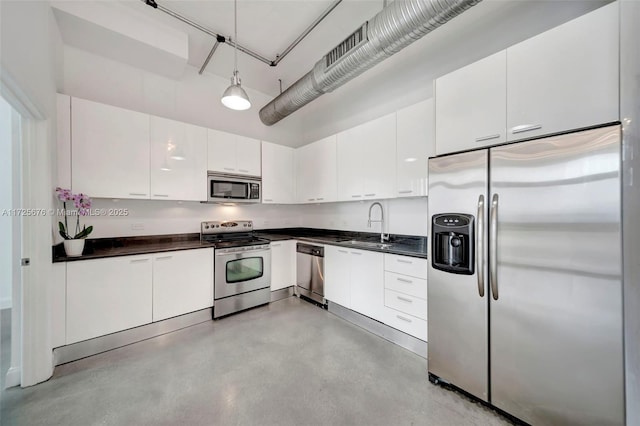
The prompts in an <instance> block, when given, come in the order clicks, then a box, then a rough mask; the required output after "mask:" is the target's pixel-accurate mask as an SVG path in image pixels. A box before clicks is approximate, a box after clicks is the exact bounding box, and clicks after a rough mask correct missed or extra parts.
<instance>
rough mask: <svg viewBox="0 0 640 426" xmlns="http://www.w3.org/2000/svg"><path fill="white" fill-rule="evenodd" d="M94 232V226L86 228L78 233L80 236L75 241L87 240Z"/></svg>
mask: <svg viewBox="0 0 640 426" xmlns="http://www.w3.org/2000/svg"><path fill="white" fill-rule="evenodd" d="M92 231H93V226H90V227H88V228H87V227H86V226H85V227H84V228H82V231H80V232H78V234H77V235H76V236H75V237H74V239H80V238H87V237H88V236H89V234H90V233H91V232H92Z"/></svg>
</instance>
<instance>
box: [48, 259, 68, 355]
mask: <svg viewBox="0 0 640 426" xmlns="http://www.w3.org/2000/svg"><path fill="white" fill-rule="evenodd" d="M52 273H53V279H52V289H51V347H52V348H57V347H58V346H64V345H65V343H66V340H67V338H66V334H67V330H66V321H67V308H66V306H67V300H66V292H67V289H66V288H67V264H66V263H54V264H53V271H52Z"/></svg>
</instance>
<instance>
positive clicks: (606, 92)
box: [507, 2, 619, 140]
mask: <svg viewBox="0 0 640 426" xmlns="http://www.w3.org/2000/svg"><path fill="white" fill-rule="evenodd" d="M618 50H619V49H618V3H617V2H614V3H611V4H609V5H607V6H604V7H602V8H600V9H597V10H595V11H594V12H591V13H588V14H586V15H583V16H581V17H579V18H577V19H574V20H572V21H569V22H567V23H566V24H563V25H560V26H559V27H556V28H553V29H551V30H549V31H547V32H544V33H542V34H540V35H538V36H536V37H533V38H530V39H528V40H526V41H524V42H522V43H519V44H517V45H515V46H513V47H510V48H509V49H507V129H508V140H517V139H522V138H530V137H535V136H539V135H544V134H551V133H556V132H561V131H566V130H571V129H577V128H582V127H587V126H592V125H596V124H602V123H608V122H612V121H617V120H619V111H618V88H619V84H618V83H619V82H618V78H619V77H618V75H619V72H618V70H619V66H618V62H619V57H618V56H619V55H618Z"/></svg>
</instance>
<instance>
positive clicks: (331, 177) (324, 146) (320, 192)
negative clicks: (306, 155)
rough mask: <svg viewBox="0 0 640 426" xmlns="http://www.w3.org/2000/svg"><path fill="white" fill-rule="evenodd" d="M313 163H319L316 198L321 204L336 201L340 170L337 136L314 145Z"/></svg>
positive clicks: (316, 178)
mask: <svg viewBox="0 0 640 426" xmlns="http://www.w3.org/2000/svg"><path fill="white" fill-rule="evenodd" d="M313 151H314V152H313V154H314V158H313V161H317V162H318V169H317V171H318V175H317V176H314V179H315V187H314V188H315V190H316V191H315V193H316V194H317V195H316V196H315V197H314V198H315V199H316V201H319V202H328V201H336V199H337V196H338V183H337V182H338V181H337V178H338V170H337V161H336V136H335V135H333V136H329V137H326V138H324V139H321V140H319V141H318V142H316V143H315V144H314V150H313Z"/></svg>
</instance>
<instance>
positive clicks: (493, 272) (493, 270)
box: [489, 194, 498, 300]
mask: <svg viewBox="0 0 640 426" xmlns="http://www.w3.org/2000/svg"><path fill="white" fill-rule="evenodd" d="M490 216H491V218H490V220H491V223H490V224H489V230H490V234H491V235H490V236H489V240H490V241H489V250H490V253H489V256H490V257H491V258H490V264H489V282H490V283H491V293H492V295H493V300H498V194H493V197H492V198H491V213H490Z"/></svg>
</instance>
